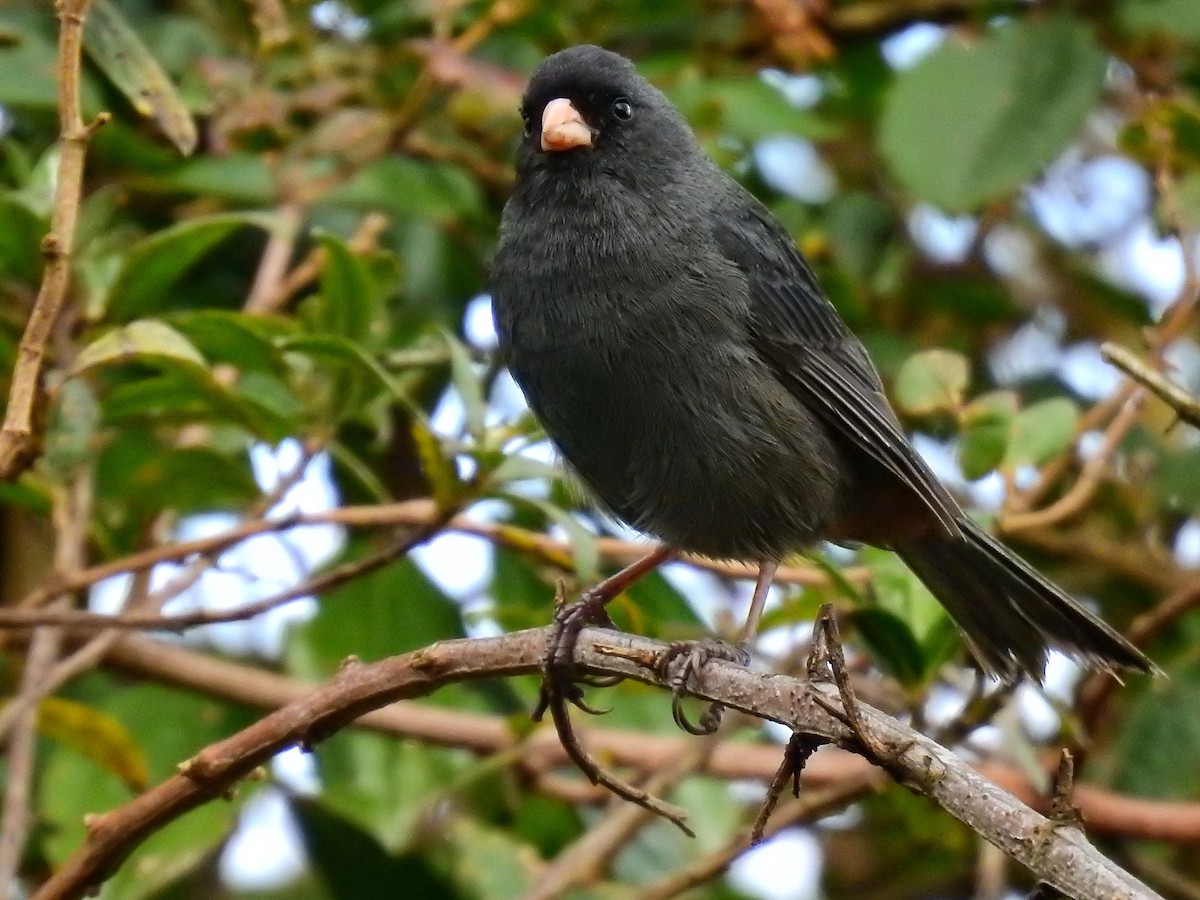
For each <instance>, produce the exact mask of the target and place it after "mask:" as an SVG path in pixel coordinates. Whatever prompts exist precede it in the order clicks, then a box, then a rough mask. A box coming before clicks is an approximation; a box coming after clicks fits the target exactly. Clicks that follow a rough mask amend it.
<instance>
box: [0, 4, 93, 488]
mask: <svg viewBox="0 0 1200 900" xmlns="http://www.w3.org/2000/svg"><path fill="white" fill-rule="evenodd" d="M87 8H88V0H60V2H59V4H58V18H59V23H60V24H59V32H58V121H59V130H60V142H61V144H62V149H61V152H60V154H59V158H58V173H57V175H56V179H55V188H54V205H53V208H52V209H51V211H50V232H49V234H47V235H46V237H45V238H44V239H43V240H42V252H43V253H44V254H45V256H46V270H45V272H44V273H43V274H42V284H41V288H40V289H39V290H38V296H37V300H36V301H35V302H34V304H33V310H32V311H31V312H30V314H29V321H28V322H27V323H26V325H25V333H24V334H22V335H21V345H20V348H19V350H18V353H17V362H16V366H15V367H14V369H13V375H12V386H11V387H10V388H9V394H8V408H7V409H6V410H5V413H4V424H3V426H2V427H0V479H3V480H5V481H11V480H12V479H14V478H16V477H17V476H18V475H20V474H21V473H22V472H23V471H25V469H27V468H28V467H29V465H30V464H31V463H32V462H33V460H34V459H36V458H37V456H38V453H39V449H38V444H39V441H40V438H39V437H38V427H39V426H38V423H37V422H36V421H35V420H36V419H37V417H38V416H37V413H36V408H37V406H38V405H39V404H40V403H41V402H43V401H42V393H41V392H42V388H41V374H42V362H43V360H44V359H45V356H46V342H47V341H48V340H49V339H50V333H51V331H52V329H53V328H54V323H55V322H56V321H57V320H58V315H59V312H60V311H61V310H62V306H63V303H64V302H65V301H66V297H67V288H68V286H69V285H70V280H71V251H72V250H73V248H74V245H75V221H76V219H77V218H78V215H79V198H80V196H81V194H82V191H83V164H84V158H85V157H86V155H87V145H88V142H89V141H90V140H91V137H92V132H93V131H94V130H95V129H96V128H97V127H99V126H101V125H103V124H104V123H106V122H108V121H109V118H110V117H109V114H108V113H101V114H100V115H99V116H97V117H96V120H95V122H93V123H92V125H90V126H88V125H84V123H83V117H82V113H81V111H80V106H79V66H80V53H81V50H82V47H83V21H84V17H85V16H86V15H87Z"/></svg>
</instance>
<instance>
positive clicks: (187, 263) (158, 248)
mask: <svg viewBox="0 0 1200 900" xmlns="http://www.w3.org/2000/svg"><path fill="white" fill-rule="evenodd" d="M274 223H275V217H274V216H273V215H271V214H269V213H254V212H240V213H218V214H215V215H211V216H198V217H196V218H192V219H186V220H184V221H182V222H179V223H178V224H175V225H172V226H171V227H170V228H164V229H163V230H162V231H158V232H155V233H154V234H152V235H150V236H149V237H147V238H144V239H143V240H141V241H139V242H138V243H137V244H135V245H134V246H133V247H132V248H131V249H130V251H129V253H128V255H127V256H126V257H125V260H124V263H123V265H122V266H121V271H120V272H119V273H118V274H117V277H116V278H115V279H114V281H113V283H112V286H111V287H110V288H109V291H108V297H107V300H106V302H105V307H106V308H107V309H108V311H109V314H110V315H111V316H112V317H113V318H115V319H118V320H121V319H130V318H133V317H134V316H138V315H142V314H144V313H146V312H149V311H151V310H156V309H160V308H162V307H164V306H170V301H169V300H168V299H167V294H168V292H169V291H170V290H171V288H172V287H174V286H175V284H176V283H177V282H178V281H179V280H180V279H181V278H182V277H183V276H184V275H185V274H187V271H188V270H189V269H190V268H191V267H192V266H194V265H195V264H196V263H197V262H199V260H200V259H201V258H202V257H203V256H205V255H206V254H207V253H209V252H210V251H211V250H213V248H215V247H216V246H217V245H218V244H220V243H221V242H222V241H224V240H225V239H226V238H228V237H230V236H231V235H233V234H234V232H236V231H238V230H239V229H241V228H247V227H250V228H259V229H262V230H264V231H268V230H270V229H271V228H272V227H273V225H274Z"/></svg>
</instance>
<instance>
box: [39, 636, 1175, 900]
mask: <svg viewBox="0 0 1200 900" xmlns="http://www.w3.org/2000/svg"><path fill="white" fill-rule="evenodd" d="M546 639H547V629H536V630H530V631H522V632H517V633H514V634H509V635H505V636H502V637H497V638H481V639H472V640H457V641H446V642H443V643H439V644H435V645H433V646H431V647H427V648H425V649H423V650H418V651H415V652H413V653H408V654H405V655H403V656H398V657H393V658H391V659H387V660H383V661H381V662H378V663H373V664H370V665H367V664H362V663H358V662H356V661H348V663H347V664H346V665H344V666H343V668H342V670H341V671H340V672H339V673H338V674H337V676H336V677H335V678H334V679H333V681H332V682H330V683H329V684H328V685H326V686H324V687H322V688H319V689H317V690H314V691H313V692H312V693H311V694H310V695H309V696H308V697H306V698H304V699H302V700H299V701H297V702H294V703H291V704H289V705H288V706H286V707H284V708H283V709H280V710H278V711H276V712H274V713H272V714H270V715H268V716H266V717H265V718H263V719H261V720H260V721H258V722H256V723H255V724H254V725H251V726H250V727H249V728H246V729H245V730H244V731H241V732H239V733H238V734H236V735H234V736H232V737H230V738H228V739H226V740H224V741H221V742H219V743H217V744H213V745H212V746H210V747H208V748H206V749H204V750H202V751H201V752H200V753H198V754H197V755H196V756H194V757H193V758H192V759H190V760H188V761H187V762H186V763H184V764H183V765H181V767H180V770H179V774H178V775H175V776H173V777H172V778H170V779H168V780H167V781H165V782H163V783H162V784H160V785H158V786H157V787H155V788H153V789H151V790H149V791H147V792H146V793H145V794H143V795H142V796H140V797H138V798H137V799H136V800H134V801H132V802H131V803H128V804H126V805H125V806H122V807H119V808H118V809H116V810H113V811H112V812H109V813H105V814H103V815H99V816H96V817H94V818H92V819H90V820H89V830H88V837H87V839H86V841H85V843H84V846H83V847H81V848H80V849H79V850H78V851H77V852H76V854H75V855H74V856H72V857H71V858H70V859H69V860H68V861H67V862H66V863H65V864H64V866H63V867H62V869H60V870H59V872H57V873H56V874H55V875H54V876H53V877H52V878H51V879H50V881H48V882H47V883H46V884H45V885H44V886H43V887H42V888H41V890H39V891H38V893H37V894H36V895H35V900H53V898H68V897H78V896H80V895H81V894H82V893H83V892H85V891H86V890H88V889H89V888H92V887H95V886H96V885H97V884H99V883H100V882H101V881H102V880H103V879H104V878H105V877H107V876H108V875H109V874H111V872H112V871H113V870H114V869H115V867H116V866H117V865H118V864H119V863H120V862H121V860H123V859H124V858H125V856H127V855H128V854H129V853H130V852H131V851H132V850H133V849H134V848H135V847H137V845H138V844H140V843H141V842H142V841H143V840H145V839H146V837H148V836H149V835H150V834H152V833H153V832H154V831H156V830H158V829H159V828H161V827H163V826H164V825H165V824H166V823H167V822H170V821H172V820H173V819H175V818H177V817H178V816H180V815H182V814H183V813H185V812H187V811H188V810H190V809H193V808H195V807H197V806H199V805H200V804H202V803H205V802H207V801H209V800H212V799H215V798H217V797H219V796H221V795H222V794H224V793H226V792H227V791H228V790H229V789H230V788H231V787H232V786H233V785H234V784H236V782H237V781H239V780H240V779H242V778H245V777H246V776H248V775H249V774H250V773H251V772H253V771H254V769H255V768H257V767H258V766H260V765H263V764H265V763H266V762H268V761H269V760H270V759H271V757H272V756H274V755H275V754H276V753H278V752H279V751H281V750H283V749H285V748H287V747H291V746H296V745H300V746H311V745H312V744H314V743H316V742H317V741H319V740H321V739H322V738H324V737H327V736H328V735H329V734H331V733H332V732H333V731H335V730H337V729H339V728H342V727H344V726H346V725H348V724H350V723H351V722H352V721H353V720H354V719H356V718H357V717H359V716H361V715H363V714H364V713H366V712H368V711H370V710H375V709H378V708H379V707H380V706H383V705H385V704H387V703H390V702H393V701H395V700H399V699H403V698H407V697H416V696H421V695H424V694H428V693H430V692H431V691H433V690H435V689H436V688H438V687H440V686H441V685H443V684H448V683H451V682H455V681H462V680H467V679H476V678H487V677H506V676H511V675H520V674H530V673H533V672H536V671H538V669H539V665H540V662H541V658H542V656H543V654H544V652H545V646H546ZM666 649H667V645H666V644H663V643H661V642H657V641H651V640H647V639H645V638H640V637H636V636H633V635H628V634H622V633H618V632H610V631H599V630H591V629H589V630H585V631H584V632H583V633H582V634H581V636H580V640H579V646H578V659H579V662H580V664H581V665H582V667H583V668H584V669H586V670H587V671H590V672H592V673H594V674H599V675H619V676H623V677H628V678H634V679H637V680H639V681H643V682H646V683H649V684H659V682H658V681H657V678H656V676H655V675H654V672H655V669H656V668H657V665H658V661H659V659H660V657H661V655H662V653H663V652H664V651H665V650H666ZM690 687H691V690H692V692H693V693H694V694H695V695H696V696H698V697H701V698H703V699H706V700H710V701H717V702H720V703H723V704H725V705H727V706H729V707H732V708H735V709H738V710H740V711H742V712H744V713H746V714H748V715H752V716H756V717H759V718H764V719H769V720H772V721H776V722H782V723H784V724H786V725H787V726H789V727H790V728H793V729H796V730H800V731H805V732H809V733H813V734H819V735H823V736H825V737H828V738H829V739H831V740H833V741H835V742H843V741H850V740H852V735H851V734H850V732H849V730H848V729H847V728H846V726H845V725H844V724H843V723H842V722H841V721H840V720H839V719H838V718H836V717H835V716H833V715H831V714H830V713H829V712H827V711H826V708H825V706H826V705H829V706H831V707H833V708H836V704H837V694H836V692H835V691H834V690H833V689H832V688H831V687H830V686H827V685H821V684H811V683H806V682H803V681H800V680H798V679H795V678H789V677H785V676H781V675H769V674H762V673H757V672H751V671H749V670H748V669H744V668H742V667H740V666H735V665H733V664H731V663H726V662H724V661H721V660H712V661H710V662H709V663H707V664H706V665H704V666H703V667H702V668H701V669H700V670H699V672H698V673H697V675H696V677H695V678H694V679H693V683H692V684H691V685H690ZM818 695H821V696H818ZM860 714H861V717H862V719H863V723H864V727H865V728H866V729H867V732H868V733H869V735H870V737H871V738H872V740H873V741H874V742H876V743H877V744H878V745H879V746H882V747H887V748H891V750H892V751H893V752H892V756H891V758H890V759H889V760H888V764H889V769H890V771H891V774H892V775H893V777H895V778H896V779H897V780H899V781H901V782H902V783H903V784H905V785H906V786H908V787H909V788H910V789H912V790H915V791H917V792H919V793H921V794H923V795H925V796H927V797H929V798H930V799H932V800H934V801H935V802H936V803H938V804H939V805H940V806H942V807H943V808H944V809H945V810H946V811H947V812H949V813H950V814H951V815H953V816H954V817H955V818H958V819H960V820H961V821H963V822H964V823H966V824H967V825H968V826H969V827H971V828H973V829H974V830H976V831H977V832H978V833H980V834H981V835H982V836H984V837H985V838H986V839H987V840H989V841H990V842H992V843H994V844H996V845H997V846H998V847H1000V848H1001V849H1003V850H1004V851H1005V852H1006V853H1008V854H1009V855H1010V856H1012V857H1013V858H1014V859H1017V860H1018V861H1020V862H1022V863H1023V864H1025V865H1026V866H1029V867H1030V868H1031V869H1032V870H1033V871H1034V874H1035V876H1036V877H1037V878H1038V879H1039V880H1041V881H1045V882H1047V883H1049V884H1051V885H1053V886H1055V887H1057V888H1059V889H1060V890H1062V891H1064V892H1066V893H1068V894H1070V895H1072V896H1076V897H1081V898H1093V897H1094V898H1101V897H1104V898H1113V897H1127V898H1149V897H1154V896H1156V895H1155V894H1154V893H1153V892H1152V891H1150V890H1149V889H1148V888H1146V887H1145V886H1144V885H1142V884H1141V883H1140V882H1138V881H1137V880H1136V879H1135V878H1133V877H1132V876H1131V875H1129V874H1128V873H1126V872H1124V871H1122V870H1121V869H1120V868H1118V867H1117V866H1115V865H1114V864H1113V863H1111V862H1110V861H1109V860H1108V859H1106V858H1105V857H1104V856H1103V855H1101V854H1100V853H1099V852H1098V851H1097V850H1095V849H1094V848H1093V847H1092V846H1091V845H1090V844H1089V843H1088V842H1087V841H1086V839H1084V837H1083V835H1082V834H1080V833H1079V832H1077V831H1075V830H1073V829H1064V828H1055V827H1054V826H1053V825H1052V824H1051V823H1050V822H1049V821H1048V820H1047V819H1046V818H1044V817H1043V816H1041V815H1039V814H1038V813H1036V812H1035V811H1034V810H1032V809H1030V808H1029V807H1028V806H1026V805H1025V804H1023V803H1021V802H1020V801H1019V800H1017V799H1016V798H1015V797H1012V796H1011V795H1009V794H1007V793H1005V792H1004V791H1002V790H1000V789H999V788H997V787H996V786H995V785H993V784H991V783H990V782H988V781H987V780H985V779H984V778H982V777H981V776H980V775H979V774H978V773H976V772H974V771H973V770H972V769H971V768H970V767H969V766H968V765H967V764H966V763H965V762H963V761H962V760H961V759H959V758H958V757H957V756H955V755H954V754H953V753H951V752H950V751H948V750H946V749H945V748H943V747H941V746H939V745H938V744H936V743H934V742H933V741H932V740H930V739H929V738H926V737H925V736H923V735H921V734H918V733H917V732H915V731H913V730H911V729H909V728H907V727H906V726H904V725H902V724H901V723H899V722H897V721H895V720H893V719H890V718H889V717H887V716H885V715H884V714H883V713H881V712H879V711H877V710H875V709H872V708H870V707H867V706H863V707H862V708H861V711H860Z"/></svg>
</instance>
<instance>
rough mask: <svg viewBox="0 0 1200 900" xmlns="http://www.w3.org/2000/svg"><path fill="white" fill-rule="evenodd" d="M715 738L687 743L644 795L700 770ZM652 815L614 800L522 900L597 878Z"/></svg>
mask: <svg viewBox="0 0 1200 900" xmlns="http://www.w3.org/2000/svg"><path fill="white" fill-rule="evenodd" d="M714 738H715V735H706V736H705V737H703V738H702V739H700V740H698V741H692V742H690V744H689V746H688V747H687V749H686V750H684V752H683V753H682V754H680V756H679V757H678V758H677V759H676V760H675V762H674V763H672V764H671V765H668V766H665V767H663V768H662V769H661V770H659V771H658V772H657V773H656V774H655V775H653V776H652V777H651V778H649V779H648V780H647V781H646V783H645V785H643V789H644V790H645V791H646V793H647V794H649V795H652V796H656V795H659V794H663V793H665V792H666V791H668V790H670V789H671V787H673V786H674V785H675V784H677V783H678V782H679V781H680V780H682V779H683V778H685V777H686V776H688V775H691V774H692V773H694V772H695V771H696V770H697V769H699V768H701V767H702V766H703V765H704V763H705V761H706V760H707V759H708V758H709V757H710V756H711V755H712V752H713V750H714V749H715V748H716V746H717V742H716V740H715V739H714ZM652 814H653V813H652V811H651V810H648V809H645V808H644V807H642V806H639V805H636V804H633V803H621V802H620V801H619V800H616V799H613V800H612V801H611V803H610V807H609V809H608V811H607V813H606V814H605V815H604V817H603V818H601V819H600V820H599V821H598V822H596V823H595V824H594V825H592V826H591V827H590V828H589V829H588V830H587V831H586V832H584V833H583V834H582V835H581V836H580V837H578V838H577V839H576V840H574V841H573V842H572V843H571V844H569V845H568V846H567V847H565V848H564V849H563V850H561V851H560V852H559V854H558V855H557V856H556V857H555V859H554V862H552V863H551V864H550V865H549V866H548V867H547V868H546V869H545V871H543V872H542V873H541V875H539V876H538V880H537V884H535V885H534V887H533V889H532V890H530V891H529V892H528V893H527V894H526V895H525V897H524V898H523V900H552V898H554V897H559V896H562V895H563V894H564V893H565V892H566V891H567V890H569V889H570V888H572V887H575V886H576V885H581V884H587V883H588V882H589V881H591V880H592V879H593V878H597V877H599V876H600V875H601V874H603V872H604V871H605V869H606V868H607V867H608V864H609V863H610V862H611V861H612V859H613V857H615V856H616V855H617V853H619V852H620V851H621V849H622V848H623V847H625V845H626V844H627V843H628V842H629V839H630V838H631V837H632V836H633V835H634V834H636V833H637V832H638V830H639V829H640V828H642V827H643V826H644V825H645V824H646V823H647V822H648V821H650V819H651V817H652Z"/></svg>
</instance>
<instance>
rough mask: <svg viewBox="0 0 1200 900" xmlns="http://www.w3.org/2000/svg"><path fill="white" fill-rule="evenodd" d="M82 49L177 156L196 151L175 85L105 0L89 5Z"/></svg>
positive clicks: (190, 123) (193, 131) (191, 126)
mask: <svg viewBox="0 0 1200 900" xmlns="http://www.w3.org/2000/svg"><path fill="white" fill-rule="evenodd" d="M83 47H84V49H85V50H86V51H87V54H88V56H89V57H91V59H92V62H94V63H95V64H96V65H97V66H98V67H99V68H100V70H101V71H102V72H104V74H105V75H107V76H108V77H109V79H110V80H111V81H112V83H113V84H115V85H116V86H117V88H119V89H120V91H121V93H122V94H124V95H125V97H126V98H127V99H128V100H129V102H130V103H131V104H132V105H133V108H134V109H136V110H137V111H138V112H139V113H141V114H142V115H143V116H145V117H146V118H148V119H151V120H152V121H153V122H154V123H155V124H156V125H157V126H158V128H159V130H160V131H161V132H162V133H163V134H164V135H165V136H166V137H167V139H168V140H170V141H171V143H173V144H174V145H175V146H176V147H178V148H179V152H180V153H182V154H183V155H184V156H189V155H190V154H191V152H192V151H193V150H195V149H196V140H197V134H196V123H195V122H194V121H193V120H192V115H191V113H190V112H189V111H188V109H187V107H186V106H184V104H183V100H182V99H181V98H180V96H179V93H178V91H176V89H175V85H174V84H173V83H172V82H171V79H170V78H168V77H167V73H166V72H164V71H163V70H162V66H160V65H159V64H158V60H156V59H155V58H154V56H153V54H151V52H150V50H149V49H148V48H147V47H146V45H145V44H144V43H142V40H141V38H139V37H138V36H137V32H135V31H134V30H133V28H132V27H131V26H130V25H129V23H128V22H127V21H125V17H124V16H123V15H122V14H121V12H120V10H118V9H117V8H116V6H114V5H113V4H112V3H111V2H110V0H92V5H91V7H90V8H89V9H88V11H87V18H86V19H85V20H84V28H83Z"/></svg>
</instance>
